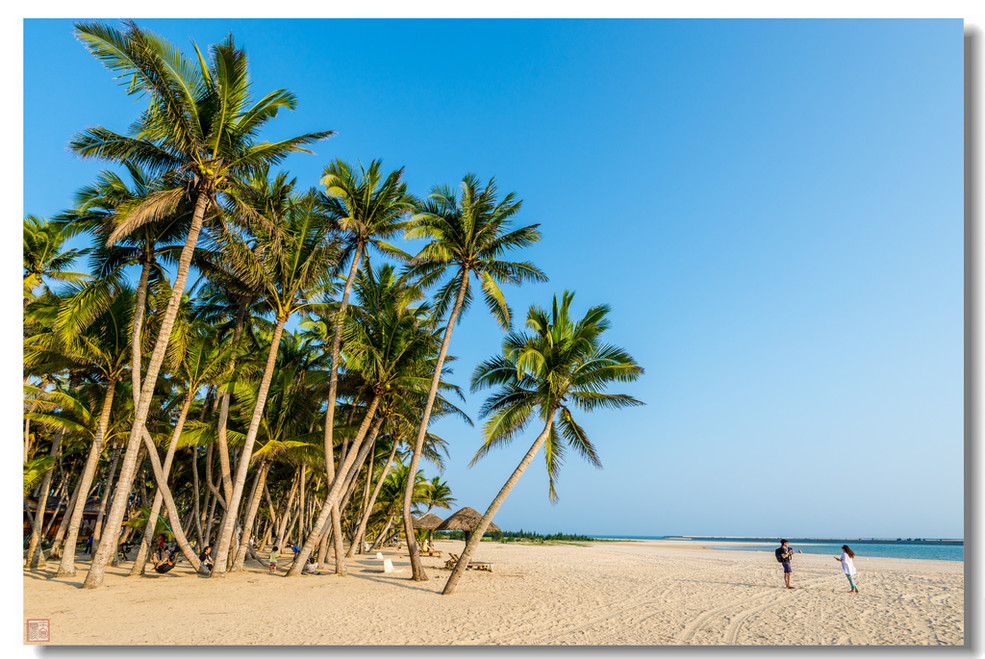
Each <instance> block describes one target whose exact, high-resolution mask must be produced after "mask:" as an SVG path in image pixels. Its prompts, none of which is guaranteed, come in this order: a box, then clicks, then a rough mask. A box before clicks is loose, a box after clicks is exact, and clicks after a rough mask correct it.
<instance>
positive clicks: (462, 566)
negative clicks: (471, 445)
mask: <svg viewBox="0 0 985 659" xmlns="http://www.w3.org/2000/svg"><path fill="white" fill-rule="evenodd" d="M547 418H548V421H547V425H546V426H544V430H543V432H541V433H540V436H538V437H537V440H536V441H535V442H534V443H533V446H531V447H530V450H529V451H527V454H526V455H525V456H523V459H522V460H520V464H519V465H517V468H516V469H515V470H514V471H513V474H512V475H511V476H510V477H509V479H507V481H506V483H505V484H504V485H503V487H502V489H500V491H499V494H497V495H496V498H495V499H493V500H492V503H491V504H489V510H487V511H486V514H485V515H483V516H482V519H480V520H479V525H478V526H476V528H475V531H473V532H472V537H471V538H469V540H468V542H467V543H465V549H464V550H463V551H462V555H461V556H460V557H459V559H458V563H457V564H456V565H455V569H454V570H452V571H451V575H450V576H449V577H448V581H447V582H445V588H444V590H442V591H441V594H442V595H451V594H452V593H454V592H455V586H457V585H458V580H459V579H461V578H462V572H465V570H466V568H467V567H468V564H469V560H470V559H471V558H472V554H473V553H475V549H476V547H478V546H479V543H480V542H481V541H482V534H483V533H485V532H486V529H488V528H489V524H490V523H491V522H492V520H493V517H495V516H496V513H497V512H498V511H499V507H500V506H502V505H503V502H504V501H506V497H507V496H509V494H510V492H511V491H512V490H513V487H514V486H515V485H516V484H517V482H518V481H519V480H520V476H522V475H523V472H524V471H525V470H526V469H527V467H528V466H530V462H531V460H533V459H534V455H535V454H536V453H537V451H539V450H540V447H541V446H543V445H544V442H546V441H547V437H548V436H549V435H550V434H551V425H552V424H553V423H554V410H551V414H550V415H549V416H548V417H547Z"/></svg>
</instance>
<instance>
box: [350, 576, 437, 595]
mask: <svg viewBox="0 0 985 659" xmlns="http://www.w3.org/2000/svg"><path fill="white" fill-rule="evenodd" d="M408 574H410V573H409V572H408ZM348 576H350V577H353V578H355V579H363V580H365V581H373V582H376V583H382V584H387V585H390V586H396V587H397V588H405V589H407V590H413V591H417V592H427V593H433V592H434V591H433V590H431V589H430V588H427V587H425V586H420V585H416V584H419V583H422V582H419V581H410V580H409V579H401V578H397V579H389V578H384V577H377V576H374V575H373V574H371V573H370V574H367V573H366V572H361V573H350V574H349V575H348Z"/></svg>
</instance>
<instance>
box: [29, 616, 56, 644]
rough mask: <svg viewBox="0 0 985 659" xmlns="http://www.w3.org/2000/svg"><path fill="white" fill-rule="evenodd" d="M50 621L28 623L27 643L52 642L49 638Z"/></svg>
mask: <svg viewBox="0 0 985 659" xmlns="http://www.w3.org/2000/svg"><path fill="white" fill-rule="evenodd" d="M48 622H49V621H48V620H30V619H28V621H27V642H28V643H47V642H48V641H50V640H51V637H50V636H48Z"/></svg>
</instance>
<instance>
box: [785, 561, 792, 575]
mask: <svg viewBox="0 0 985 659" xmlns="http://www.w3.org/2000/svg"><path fill="white" fill-rule="evenodd" d="M783 572H784V573H788V572H793V568H792V567H790V561H783Z"/></svg>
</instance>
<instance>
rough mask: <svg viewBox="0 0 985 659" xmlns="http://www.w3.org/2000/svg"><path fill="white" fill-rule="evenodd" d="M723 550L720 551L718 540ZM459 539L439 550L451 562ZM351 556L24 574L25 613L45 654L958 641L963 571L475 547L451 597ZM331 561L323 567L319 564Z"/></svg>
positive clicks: (683, 550)
mask: <svg viewBox="0 0 985 659" xmlns="http://www.w3.org/2000/svg"><path fill="white" fill-rule="evenodd" d="M717 544H719V545H721V544H722V543H717ZM462 546H463V543H461V542H453V541H442V542H438V543H437V547H438V549H440V550H442V551H443V552H445V555H447V552H448V551H452V552H455V553H458V552H459V551H460V550H461V548H462ZM384 556H386V557H389V558H391V559H392V560H393V562H394V564H395V566H396V567H397V568H398V570H399V571H398V572H396V573H390V574H384V573H383V566H382V561H379V560H377V559H376V558H375V556H372V557H371V556H366V557H359V556H357V557H355V559H354V560H351V561H350V562H349V563H348V567H349V575H348V576H346V577H338V576H335V575H334V574H328V573H323V574H322V575H321V576H305V577H299V578H284V577H283V576H272V575H269V574H267V573H265V572H264V571H263V569H262V568H261V567H260V566H259V565H257V564H255V563H251V562H248V564H247V565H248V571H246V572H244V573H236V574H230V575H228V576H227V577H226V578H225V579H222V580H218V579H207V578H204V577H199V576H197V575H195V574H193V573H192V572H191V569H190V568H189V566H188V564H187V563H186V562H184V561H182V562H180V563H179V564H178V567H177V568H175V570H174V571H172V572H171V573H170V574H168V575H164V576H154V577H145V578H134V579H129V578H126V577H125V576H124V575H125V574H126V573H127V572H128V571H129V568H130V564H129V563H126V564H125V565H124V566H123V567H121V568H111V572H110V573H109V574H108V575H107V578H106V581H105V583H104V585H103V586H102V587H101V588H99V589H96V590H83V589H82V588H81V583H82V581H83V579H84V577H85V571H86V569H87V568H88V563H87V562H85V561H82V562H79V563H78V565H79V567H80V568H81V569H80V570H79V573H78V574H77V576H76V577H75V578H72V579H49V578H48V577H49V576H50V575H51V574H53V573H54V568H55V566H54V565H50V566H49V570H48V571H46V572H40V573H30V572H27V571H25V572H24V617H25V619H35V618H40V619H49V620H50V636H51V642H50V644H52V645H62V644H66V645H88V644H93V645H113V644H127V645H129V644H149V645H172V644H182V645H200V644H204V645H241V644H243V645H247V644H261V645H262V644H270V645H294V644H316V645H454V644H461V645H475V644H478V645H923V646H928V645H929V646H936V645H960V644H962V643H963V642H964V576H963V570H964V564H963V563H961V562H956V561H927V560H912V559H890V558H867V557H865V556H864V555H863V554H859V555H858V557H857V558H856V559H855V564H856V566H857V568H858V572H859V589H860V591H861V592H860V594H858V595H851V594H849V593H848V592H847V590H848V582H847V580H846V579H845V577H844V576H843V575H842V573H841V569H840V566H839V564H838V563H836V562H835V561H834V560H833V559H832V558H831V557H829V556H827V555H809V554H798V555H797V556H796V558H795V560H794V570H795V573H794V585H795V586H796V588H795V589H794V590H787V589H785V588H783V581H782V576H781V570H780V566H779V564H778V563H776V561H775V560H774V558H773V554H772V552H746V551H723V550H713V549H704V548H702V547H701V544H700V543H697V542H683V541H682V542H676V541H675V542H657V541H647V542H643V541H638V542H599V543H593V544H590V545H587V546H577V545H542V546H541V545H516V544H498V543H483V545H482V546H481V549H480V551H479V552H478V555H477V556H476V557H475V559H476V560H483V561H490V562H492V563H493V564H494V569H493V571H492V572H491V573H486V572H477V571H469V572H467V573H466V574H465V575H464V576H463V578H462V581H461V582H460V583H459V587H458V591H457V592H456V593H455V594H454V595H452V596H441V595H439V593H440V591H441V589H442V587H443V586H444V583H445V580H446V578H447V576H448V574H449V572H448V571H447V570H444V569H442V568H441V567H440V566H441V565H442V564H443V562H444V561H443V560H439V559H437V558H425V559H424V564H425V567H426V568H427V569H428V575H429V576H430V577H431V578H430V580H429V581H427V582H412V581H410V580H409V579H408V577H409V575H410V568H409V564H408V561H407V559H406V556H405V555H403V554H400V553H398V552H396V551H392V550H389V551H384ZM329 567H332V566H331V565H330V566H329Z"/></svg>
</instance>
